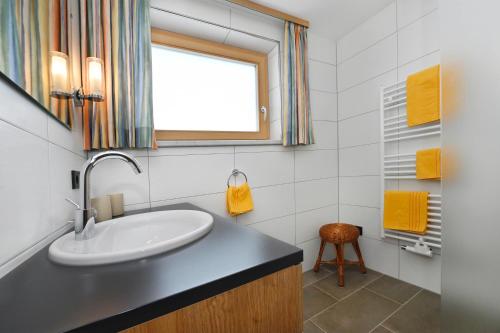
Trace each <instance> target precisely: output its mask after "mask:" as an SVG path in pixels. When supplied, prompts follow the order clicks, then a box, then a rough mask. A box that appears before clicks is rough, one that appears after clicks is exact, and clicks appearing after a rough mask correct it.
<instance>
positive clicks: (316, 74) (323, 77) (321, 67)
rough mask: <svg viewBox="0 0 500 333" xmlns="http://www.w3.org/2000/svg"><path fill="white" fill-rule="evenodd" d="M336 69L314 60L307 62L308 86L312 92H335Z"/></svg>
mask: <svg viewBox="0 0 500 333" xmlns="http://www.w3.org/2000/svg"><path fill="white" fill-rule="evenodd" d="M336 77H337V75H336V67H335V66H334V65H329V64H325V63H324V62H319V61H315V60H309V86H310V88H311V89H312V90H320V91H326V92H331V93H336V92H337V84H336Z"/></svg>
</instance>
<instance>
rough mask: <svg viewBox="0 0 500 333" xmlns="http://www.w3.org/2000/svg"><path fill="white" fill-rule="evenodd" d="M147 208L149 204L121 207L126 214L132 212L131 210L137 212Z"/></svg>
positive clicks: (149, 206)
mask: <svg viewBox="0 0 500 333" xmlns="http://www.w3.org/2000/svg"><path fill="white" fill-rule="evenodd" d="M147 208H151V204H150V203H149V202H145V203H140V204H132V205H124V206H123V209H124V211H126V212H130V211H133V210H139V209H147Z"/></svg>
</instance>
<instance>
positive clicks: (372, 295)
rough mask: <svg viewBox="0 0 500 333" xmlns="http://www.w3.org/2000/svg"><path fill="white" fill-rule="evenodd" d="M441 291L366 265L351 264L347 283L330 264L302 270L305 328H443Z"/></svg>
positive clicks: (316, 331) (380, 331) (403, 331)
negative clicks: (364, 270)
mask: <svg viewBox="0 0 500 333" xmlns="http://www.w3.org/2000/svg"><path fill="white" fill-rule="evenodd" d="M439 304H440V297H439V295H437V294H434V293H431V292H429V291H427V290H423V289H422V288H419V287H416V286H414V285H411V284H408V283H405V282H403V281H400V280H397V279H394V278H391V277H389V276H386V275H383V274H380V273H378V272H375V271H372V270H368V273H367V274H361V273H360V272H359V270H358V269H357V267H347V268H346V275H345V287H343V288H340V287H339V286H337V275H336V274H335V272H334V271H333V270H330V269H329V268H322V269H321V270H320V271H319V272H318V273H314V272H313V271H309V272H306V273H304V320H305V321H304V333H333V332H335V333H342V332H347V333H357V332H362V333H367V332H373V333H391V332H392V333H413V332H419V333H433V332H439Z"/></svg>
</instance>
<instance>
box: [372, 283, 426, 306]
mask: <svg viewBox="0 0 500 333" xmlns="http://www.w3.org/2000/svg"><path fill="white" fill-rule="evenodd" d="M365 289H366V290H368V291H369V292H371V293H372V294H375V295H377V296H380V297H382V298H385V299H386V300H388V301H391V302H393V303H396V304H397V305H398V306H400V305H401V304H403V303H401V302H399V301H396V300H395V299H392V298H390V297H389V296H385V295H383V294H381V293H379V292H376V291H375V290H373V289H370V288H369V287H368V286H366V287H365ZM419 291H420V290H419ZM417 293H418V291H417ZM412 296H413V295H412Z"/></svg>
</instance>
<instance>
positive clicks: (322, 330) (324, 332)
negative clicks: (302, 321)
mask: <svg viewBox="0 0 500 333" xmlns="http://www.w3.org/2000/svg"><path fill="white" fill-rule="evenodd" d="M309 322H310V323H311V324H313V325H314V326H316V327H317V328H318V329H319V330H320V331H321V332H323V333H328V332H327V331H325V330H324V329H322V328H321V327H319V326H318V325H316V323H315V322H314V321H311V320H309Z"/></svg>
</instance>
